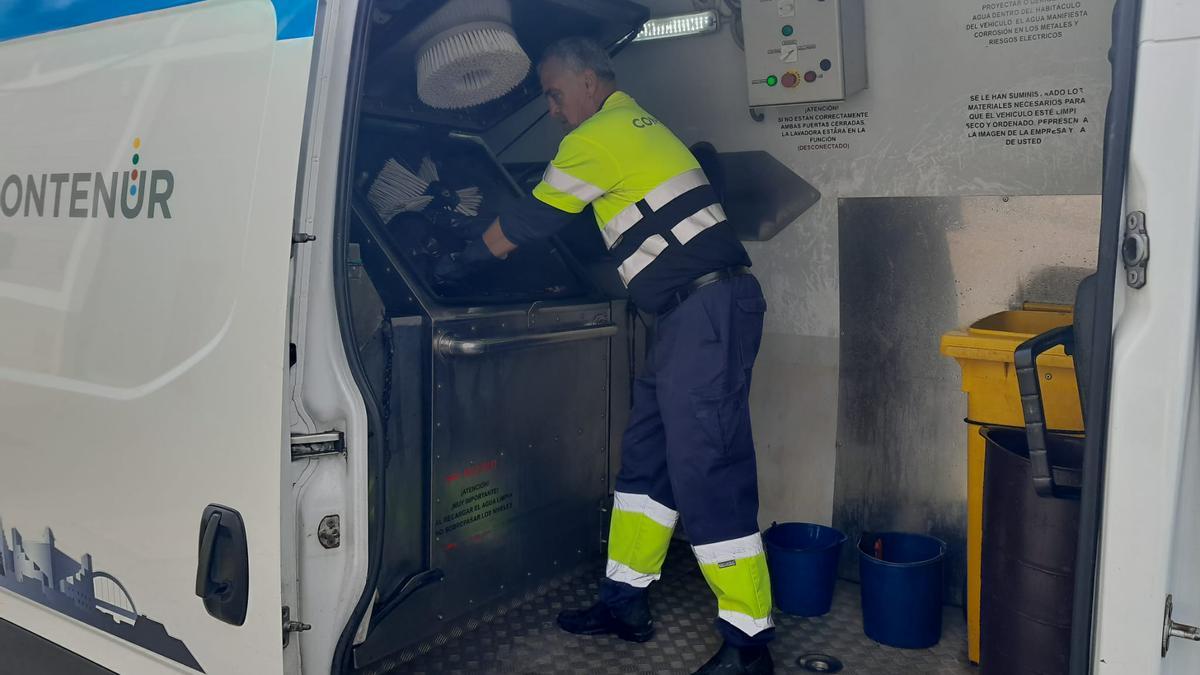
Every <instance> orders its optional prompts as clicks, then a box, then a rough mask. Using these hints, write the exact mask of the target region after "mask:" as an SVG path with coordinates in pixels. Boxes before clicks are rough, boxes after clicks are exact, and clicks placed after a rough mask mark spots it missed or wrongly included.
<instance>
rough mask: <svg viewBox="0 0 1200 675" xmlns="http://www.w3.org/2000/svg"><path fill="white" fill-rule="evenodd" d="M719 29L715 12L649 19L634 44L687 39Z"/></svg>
mask: <svg viewBox="0 0 1200 675" xmlns="http://www.w3.org/2000/svg"><path fill="white" fill-rule="evenodd" d="M720 27H721V23H720V20H719V19H718V18H717V12H716V11H715V10H711V9H710V10H708V11H707V12H692V13H690V14H676V15H675V16H663V17H659V18H657V19H650V20H649V21H647V22H646V23H645V24H644V25H643V26H642V30H641V32H640V33H638V34H637V37H635V38H633V41H634V42H646V41H647V40H662V39H665V38H677V37H687V36H689V35H704V34H705V33H715V32H717V29H718V28H720Z"/></svg>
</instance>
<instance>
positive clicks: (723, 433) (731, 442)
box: [692, 381, 750, 454]
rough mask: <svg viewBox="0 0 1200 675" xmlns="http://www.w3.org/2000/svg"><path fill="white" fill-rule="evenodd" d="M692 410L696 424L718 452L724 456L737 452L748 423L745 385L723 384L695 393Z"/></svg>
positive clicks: (695, 391) (748, 413) (740, 383)
mask: <svg viewBox="0 0 1200 675" xmlns="http://www.w3.org/2000/svg"><path fill="white" fill-rule="evenodd" d="M692 408H693V410H694V411H695V414H696V422H697V423H698V424H699V425H700V428H701V429H703V430H704V433H705V435H706V436H708V438H709V440H710V441H711V442H712V443H713V445H714V446H715V448H716V449H717V450H718V451H719V452H720V453H722V454H729V453H730V452H731V451H732V450H734V449H735V448H734V446H735V444H736V442H737V440H738V434H739V433H741V431H742V428H743V426H744V425H746V424H747V423H748V422H749V416H750V411H749V400H748V396H747V392H746V383H745V382H744V381H741V382H738V383H737V384H736V385H733V386H730V385H728V384H722V385H720V386H717V387H706V388H703V389H697V390H694V391H693V392H692Z"/></svg>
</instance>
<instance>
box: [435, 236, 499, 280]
mask: <svg viewBox="0 0 1200 675" xmlns="http://www.w3.org/2000/svg"><path fill="white" fill-rule="evenodd" d="M495 259H496V258H495V257H494V256H493V255H492V253H491V251H489V250H488V247H487V244H485V243H484V242H483V240H482V239H476V240H474V241H472V242H471V243H470V244H467V247H466V248H464V249H463V250H462V251H459V252H457V253H449V254H447V255H444V256H442V257H440V258H438V259H437V262H436V263H434V265H433V276H434V278H436V279H437V280H438V281H441V282H443V283H446V282H455V281H462V280H463V279H464V278H466V277H467V276H468V275H470V273H471V268H473V267H474V266H475V265H478V264H479V263H483V262H487V261H491V260H495Z"/></svg>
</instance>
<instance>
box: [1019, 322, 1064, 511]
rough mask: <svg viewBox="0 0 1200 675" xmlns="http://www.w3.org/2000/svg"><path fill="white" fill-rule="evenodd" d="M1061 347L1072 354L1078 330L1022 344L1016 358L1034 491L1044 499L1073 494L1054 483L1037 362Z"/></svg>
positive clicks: (1047, 334)
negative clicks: (1039, 358) (1047, 448)
mask: <svg viewBox="0 0 1200 675" xmlns="http://www.w3.org/2000/svg"><path fill="white" fill-rule="evenodd" d="M1059 345H1063V346H1064V347H1066V349H1067V351H1068V352H1071V351H1073V349H1074V346H1075V329H1074V327H1072V326H1060V327H1058V328H1055V329H1053V330H1048V331H1046V332H1045V333H1042V334H1041V335H1038V336H1036V337H1032V338H1030V339H1028V340H1026V341H1025V342H1022V343H1021V344H1020V346H1018V347H1017V350H1016V352H1015V353H1014V355H1013V361H1014V362H1015V364H1016V367H1017V387H1018V389H1019V390H1020V392H1021V412H1022V413H1024V416H1025V437H1026V439H1027V441H1028V443H1029V464H1030V468H1031V469H1032V473H1033V489H1034V491H1035V492H1037V494H1038V495H1039V496H1042V497H1059V498H1067V497H1069V496H1071V493H1070V490H1068V489H1064V488H1062V487H1060V486H1059V485H1058V484H1057V483H1055V482H1054V469H1053V467H1051V466H1050V456H1049V455H1048V454H1047V453H1046V408H1045V405H1043V403H1042V386H1041V378H1040V377H1039V376H1038V369H1037V359H1038V357H1039V356H1041V355H1042V354H1043V353H1044V352H1046V351H1049V350H1051V349H1053V348H1055V347H1057V346H1059Z"/></svg>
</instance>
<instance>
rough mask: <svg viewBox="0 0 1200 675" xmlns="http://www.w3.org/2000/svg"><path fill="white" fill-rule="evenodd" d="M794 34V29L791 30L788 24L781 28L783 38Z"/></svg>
mask: <svg viewBox="0 0 1200 675" xmlns="http://www.w3.org/2000/svg"><path fill="white" fill-rule="evenodd" d="M794 32H796V31H795V29H794V28H792V26H791V24H788V25H786V26H784V27H783V36H784V37H788V36H790V35H791V34H792V33H794Z"/></svg>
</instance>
